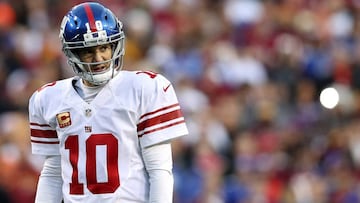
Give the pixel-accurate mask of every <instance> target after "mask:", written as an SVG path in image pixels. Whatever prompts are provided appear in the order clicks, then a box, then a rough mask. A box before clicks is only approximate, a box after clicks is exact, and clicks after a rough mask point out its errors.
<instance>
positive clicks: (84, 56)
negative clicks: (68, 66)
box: [77, 44, 112, 74]
mask: <svg viewBox="0 0 360 203" xmlns="http://www.w3.org/2000/svg"><path fill="white" fill-rule="evenodd" d="M77 54H78V56H79V58H80V61H81V62H85V63H99V62H103V61H108V60H110V59H111V56H112V47H111V45H110V44H104V45H99V46H95V47H87V48H83V49H79V50H78V51H77ZM110 63H111V62H110V61H108V62H106V63H99V64H96V65H91V66H90V67H89V68H90V71H91V72H92V73H94V74H96V73H100V72H103V71H105V70H106V69H107V68H109V66H110Z"/></svg>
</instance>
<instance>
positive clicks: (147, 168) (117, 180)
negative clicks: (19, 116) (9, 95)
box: [29, 2, 188, 203]
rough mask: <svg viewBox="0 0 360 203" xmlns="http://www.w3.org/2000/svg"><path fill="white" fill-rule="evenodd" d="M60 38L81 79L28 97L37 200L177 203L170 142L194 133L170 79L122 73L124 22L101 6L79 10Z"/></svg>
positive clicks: (74, 11)
mask: <svg viewBox="0 0 360 203" xmlns="http://www.w3.org/2000/svg"><path fill="white" fill-rule="evenodd" d="M60 39H61V42H62V45H63V52H64V54H65V55H66V57H67V59H68V63H69V65H70V66H71V67H72V68H73V70H74V72H75V73H76V76H74V77H71V78H68V79H64V80H59V81H56V82H52V83H49V84H46V85H44V86H43V87H41V88H39V89H38V90H37V91H36V92H34V94H33V95H32V97H31V98H30V100H29V120H30V129H31V145H32V151H33V153H35V154H39V155H43V156H45V157H46V159H45V163H44V166H43V169H42V171H41V175H40V177H39V181H38V186H37V193H36V200H35V202H37V203H40V202H46V203H52V202H56V203H60V202H62V201H64V202H65V203H66V202H87V203H91V202H94V203H99V202H101V203H114V202H121V203H126V202H137V203H139V202H172V198H173V174H172V152H171V140H173V139H174V138H178V137H180V136H183V135H186V134H187V133H188V130H187V127H186V124H185V120H184V117H183V115H182V113H181V109H180V106H179V103H178V100H177V97H176V94H175V91H174V89H173V86H172V85H171V83H170V82H169V81H168V80H167V79H166V78H165V77H164V76H162V75H160V74H157V73H154V72H150V71H125V70H121V69H122V64H123V56H124V40H125V36H124V30H123V24H122V23H121V22H120V21H119V20H118V18H117V17H116V16H115V15H114V14H113V13H112V12H111V11H110V10H109V9H108V8H106V7H104V6H103V5H101V4H99V3H94V2H87V3H82V4H79V5H76V6H75V7H73V8H72V9H71V10H70V11H69V12H68V13H67V15H66V16H65V17H64V19H63V21H62V23H61V28H60Z"/></svg>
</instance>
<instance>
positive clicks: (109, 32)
mask: <svg viewBox="0 0 360 203" xmlns="http://www.w3.org/2000/svg"><path fill="white" fill-rule="evenodd" d="M59 37H60V39H61V42H62V45H63V49H62V50H63V52H64V53H65V55H66V56H67V58H68V63H69V65H70V66H71V67H72V68H73V69H74V72H75V73H76V74H77V75H79V76H80V77H82V78H83V79H84V80H87V81H89V82H90V83H92V84H94V85H101V84H104V83H106V82H108V81H109V80H110V79H111V78H113V77H114V76H115V75H116V74H117V73H118V72H119V71H120V70H121V68H122V64H123V56H124V52H125V48H124V39H125V35H124V31H123V24H122V23H121V22H120V21H119V20H118V18H117V17H116V16H115V15H114V14H113V13H112V12H111V11H110V10H109V9H108V8H106V7H104V6H103V5H101V4H99V3H95V2H91V3H83V4H80V5H78V6H75V7H73V8H72V9H71V10H70V11H69V12H68V13H67V15H65V17H64V18H63V20H62V23H61V27H60V35H59ZM104 44H111V45H112V46H111V47H112V57H111V59H110V60H107V61H103V62H97V63H86V62H82V61H81V60H80V59H79V56H78V55H77V53H76V50H78V49H81V48H86V47H92V46H98V45H104ZM109 62H110V67H109V68H108V69H106V70H105V71H103V72H99V73H93V72H92V71H91V69H90V66H91V65H98V64H100V63H104V64H106V63H109Z"/></svg>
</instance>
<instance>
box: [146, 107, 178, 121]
mask: <svg viewBox="0 0 360 203" xmlns="http://www.w3.org/2000/svg"><path fill="white" fill-rule="evenodd" d="M176 106H179V104H178V103H177V104H173V105H170V106H166V107H163V108H160V109H158V110H155V111H152V112H149V113H146V114H144V115H142V116H141V117H140V120H141V119H142V118H144V117H145V116H149V115H152V114H155V113H158V112H160V111H164V110H166V109H170V108H173V107H176Z"/></svg>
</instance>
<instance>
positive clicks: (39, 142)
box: [31, 140, 60, 144]
mask: <svg viewBox="0 0 360 203" xmlns="http://www.w3.org/2000/svg"><path fill="white" fill-rule="evenodd" d="M31 142H32V143H38V144H59V143H60V142H59V141H49V142H46V141H38V140H31Z"/></svg>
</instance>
